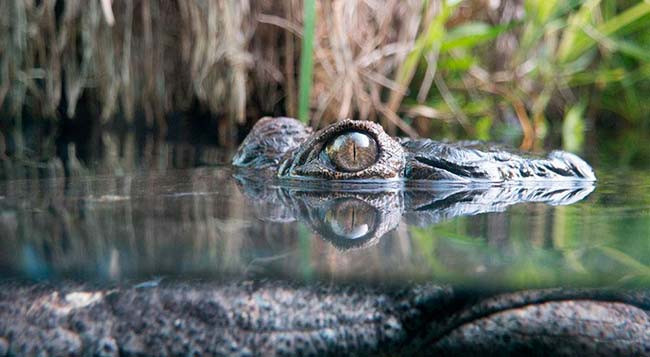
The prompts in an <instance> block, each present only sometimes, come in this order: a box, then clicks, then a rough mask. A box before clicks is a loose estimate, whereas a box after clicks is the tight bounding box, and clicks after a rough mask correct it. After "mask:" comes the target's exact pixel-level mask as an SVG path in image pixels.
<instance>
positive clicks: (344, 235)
mask: <svg viewBox="0 0 650 357" xmlns="http://www.w3.org/2000/svg"><path fill="white" fill-rule="evenodd" d="M235 178H236V179H237V180H238V182H239V183H240V187H241V189H242V192H243V193H244V194H245V195H246V196H247V197H248V198H249V199H250V200H251V202H254V203H255V204H254V206H255V207H257V210H256V214H257V217H258V218H260V219H263V220H266V221H272V222H288V221H292V220H296V219H298V220H301V221H304V222H306V223H308V224H309V226H310V227H311V228H312V229H313V230H315V231H316V232H318V234H319V235H320V236H321V237H323V238H325V239H327V240H328V241H330V242H331V243H332V244H334V245H335V246H336V247H338V248H340V249H349V248H362V247H367V246H369V245H372V244H374V243H376V242H377V241H378V240H379V239H380V238H381V237H382V236H383V235H385V234H386V233H388V232H389V231H391V230H393V229H394V228H396V227H397V225H398V224H399V223H400V221H401V219H402V218H404V219H405V220H406V222H407V223H408V224H411V225H418V226H427V225H431V224H435V223H438V222H440V221H443V220H446V219H450V218H453V217H457V216H469V215H476V214H480V213H487V212H500V211H504V210H505V209H506V208H507V207H508V206H511V205H514V204H517V203H526V202H540V203H546V204H550V205H567V204H572V203H575V202H578V201H580V200H582V199H583V198H585V197H586V196H587V195H588V194H589V193H591V192H592V191H593V189H594V186H593V184H591V183H584V182H583V183H575V182H558V183H555V184H554V185H548V184H547V185H543V184H539V183H538V184H537V185H524V186H520V185H516V186H513V185H501V186H495V185H489V184H487V185H471V186H467V185H451V184H446V185H437V186H436V187H433V188H432V187H429V188H424V187H407V188H401V189H400V188H391V187H388V188H384V189H383V190H365V191H364V190H351V188H355V187H356V188H359V187H362V186H346V187H345V189H344V190H332V189H328V190H323V189H309V187H299V186H297V185H293V186H282V185H273V184H271V185H269V181H268V179H267V178H261V179H258V178H256V177H255V176H246V175H236V176H235Z"/></svg>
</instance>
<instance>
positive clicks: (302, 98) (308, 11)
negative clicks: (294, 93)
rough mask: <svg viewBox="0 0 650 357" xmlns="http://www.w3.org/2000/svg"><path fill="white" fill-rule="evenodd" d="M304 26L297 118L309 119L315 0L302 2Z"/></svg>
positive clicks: (305, 120)
mask: <svg viewBox="0 0 650 357" xmlns="http://www.w3.org/2000/svg"><path fill="white" fill-rule="evenodd" d="M304 7H305V9H304V10H305V12H304V25H303V26H304V27H303V37H302V48H301V51H300V80H299V89H298V91H299V93H298V118H299V119H300V121H302V122H303V123H307V122H308V121H309V103H310V97H311V86H312V77H313V72H314V26H315V24H316V0H305V2H304Z"/></svg>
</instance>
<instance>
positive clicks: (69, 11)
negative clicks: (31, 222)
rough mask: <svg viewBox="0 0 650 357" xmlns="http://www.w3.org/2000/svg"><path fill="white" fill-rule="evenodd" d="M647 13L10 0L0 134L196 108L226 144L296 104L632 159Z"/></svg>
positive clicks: (529, 1) (544, 4)
mask: <svg viewBox="0 0 650 357" xmlns="http://www.w3.org/2000/svg"><path fill="white" fill-rule="evenodd" d="M304 4H307V5H310V6H305V7H303V5H304ZM648 25H650V3H648V2H634V1H627V0H588V1H576V0H571V1H557V0H550V1H546V0H525V1H506V0H465V1H458V0H450V1H441V0H406V1H400V0H387V1H373V0H365V1H343V0H334V1H314V0H306V1H305V2H303V1H298V0H290V1H272V0H263V1H250V0H244V1H229V0H215V1H199V0H191V1H185V0H183V1H181V0H178V1H173V0H167V1H149V0H139V1H135V0H134V1H129V0H116V1H113V2H111V1H108V0H91V1H82V2H80V1H71V0H43V1H23V0H7V1H2V2H0V28H2V31H0V110H1V113H2V116H1V118H2V119H0V130H2V132H3V133H5V134H6V133H7V132H8V131H9V128H14V127H16V126H20V124H21V122H22V121H23V120H25V118H28V119H34V118H36V119H38V120H40V119H45V120H54V121H55V122H56V121H59V120H61V119H66V118H67V119H70V118H72V119H74V120H79V121H84V120H85V121H91V122H93V123H100V124H102V125H110V124H114V123H125V124H127V125H128V126H129V127H132V126H133V125H134V123H136V122H138V120H140V121H142V122H144V123H145V126H147V127H149V128H154V129H155V130H156V131H158V132H164V131H165V130H166V129H167V127H168V125H169V123H170V120H173V119H170V115H171V114H173V113H188V112H189V113H195V112H196V111H197V110H198V112H200V113H207V115H208V116H209V117H210V118H212V119H211V120H213V121H215V122H217V123H218V131H219V138H220V142H221V143H222V144H231V145H232V144H233V143H234V142H235V141H236V140H235V139H236V137H237V130H238V128H242V127H243V128H246V127H249V126H250V125H251V124H252V123H253V122H254V121H255V120H256V119H257V118H259V117H260V116H262V115H289V116H296V117H297V116H299V109H301V112H302V115H301V117H303V118H304V119H306V120H309V121H310V122H311V124H312V125H314V126H322V125H325V124H326V123H329V122H332V121H334V120H338V119H341V118H346V117H354V118H358V119H368V120H377V121H381V122H382V124H384V126H385V127H386V128H387V129H388V130H389V131H390V132H392V133H395V134H401V135H410V136H425V137H436V138H441V137H446V138H451V139H456V138H477V139H484V140H500V141H509V142H510V143H514V144H516V145H520V146H521V147H522V148H524V149H540V148H542V147H543V146H544V144H549V145H550V146H553V147H557V146H560V145H561V146H563V147H564V148H565V149H568V150H572V151H580V150H581V149H582V148H583V147H585V145H586V146H588V147H590V146H592V144H594V143H595V142H598V143H599V146H600V147H602V148H604V149H607V148H610V150H614V151H616V152H617V155H615V158H614V159H610V160H611V161H617V162H634V161H635V160H636V161H638V160H639V157H640V155H641V157H642V155H643V153H641V152H640V149H639V148H640V147H641V143H643V142H644V141H645V140H646V138H647V136H648V134H647V133H648V118H647V114H646V113H648V110H649V109H650V108H649V106H650V104H648V101H647V100H645V98H646V96H647V94H648V93H649V91H648V90H649V89H650V88H649V87H650V80H649V79H650V52H649V51H647V48H650V47H649V46H650V43H649V42H650V26H648ZM301 48H302V49H303V51H302V53H301ZM309 48H312V49H313V50H312V51H309V50H308V49H309ZM312 56H313V57H312ZM311 78H313V80H312V81H310V79H311ZM299 107H300V108H299ZM190 120H191V119H190ZM585 132H586V133H587V134H588V135H587V136H585ZM603 138H604V139H603ZM2 143H3V141H2V140H0V144H2Z"/></svg>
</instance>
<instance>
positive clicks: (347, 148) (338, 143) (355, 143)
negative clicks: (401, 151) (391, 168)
mask: <svg viewBox="0 0 650 357" xmlns="http://www.w3.org/2000/svg"><path fill="white" fill-rule="evenodd" d="M325 152H326V153H327V156H328V157H329V159H330V161H331V162H332V163H333V164H334V166H336V168H337V169H339V170H341V171H346V172H356V171H361V170H363V169H365V168H367V167H369V166H371V165H372V164H374V163H375V162H376V161H377V142H376V141H375V139H374V138H372V137H371V136H369V135H367V134H364V133H361V132H358V131H351V132H347V133H344V134H341V135H339V136H338V137H337V138H336V139H334V140H333V141H332V142H330V143H329V145H327V147H326V148H325Z"/></svg>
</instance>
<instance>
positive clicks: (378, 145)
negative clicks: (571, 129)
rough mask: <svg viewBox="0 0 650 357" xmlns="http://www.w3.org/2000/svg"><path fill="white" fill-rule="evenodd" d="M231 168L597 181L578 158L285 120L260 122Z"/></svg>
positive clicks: (379, 176)
mask: <svg viewBox="0 0 650 357" xmlns="http://www.w3.org/2000/svg"><path fill="white" fill-rule="evenodd" d="M232 163H233V166H235V167H239V168H242V169H251V170H255V171H257V172H259V171H260V170H261V169H269V170H272V171H274V172H275V173H276V174H277V176H278V177H279V178H281V179H284V180H291V179H296V180H312V181H313V180H321V181H328V182H332V181H354V182H362V181H375V182H385V181H396V180H398V181H406V182H434V181H435V182H440V181H447V182H456V183H458V182H468V183H478V182H482V183H503V182H506V183H510V182H512V183H534V182H541V181H548V182H558V181H584V182H591V181H595V180H596V176H595V175H594V172H593V170H592V169H591V167H590V166H589V165H588V164H587V163H586V162H585V161H583V160H582V159H580V158H579V157H578V156H576V155H574V154H571V153H567V152H563V151H553V152H551V153H550V154H548V156H546V157H534V156H530V155H526V154H521V153H514V152H512V151H511V150H508V149H506V148H503V147H500V146H497V145H493V144H486V143H481V142H458V143H446V142H438V141H433V140H429V139H419V140H413V139H404V138H392V137H390V136H389V135H387V134H386V133H385V132H384V130H383V129H382V127H381V126H380V125H378V124H376V123H372V122H368V121H353V120H343V121H340V122H338V123H335V124H332V125H330V126H328V127H325V128H323V129H322V130H320V131H317V132H315V133H312V130H311V128H309V127H306V126H304V125H303V124H302V123H300V122H299V121H297V120H295V119H291V118H263V119H261V120H260V121H259V122H258V123H257V124H256V125H255V127H253V129H252V131H251V132H250V133H249V135H248V136H247V137H246V139H245V140H244V142H243V143H242V144H241V145H240V147H239V149H238V151H237V153H236V154H235V156H234V158H233V161H232Z"/></svg>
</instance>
